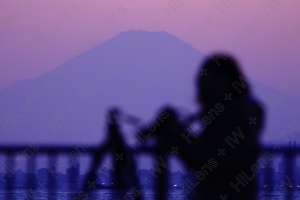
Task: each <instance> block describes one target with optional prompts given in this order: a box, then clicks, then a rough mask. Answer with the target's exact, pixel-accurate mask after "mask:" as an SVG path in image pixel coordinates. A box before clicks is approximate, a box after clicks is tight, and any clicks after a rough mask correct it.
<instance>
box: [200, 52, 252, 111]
mask: <svg viewBox="0 0 300 200" xmlns="http://www.w3.org/2000/svg"><path fill="white" fill-rule="evenodd" d="M243 77H244V76H243V74H242V72H241V71H240V69H239V66H238V64H237V62H236V61H235V59H234V58H232V57H231V56H228V55H224V54H215V55H212V56H211V57H208V58H207V59H206V60H205V61H204V63H203V65H202V67H201V69H200V72H199V74H198V77H197V82H196V84H197V85H196V87H197V101H198V103H200V104H202V105H203V106H204V107H205V108H209V107H211V106H213V105H215V104H216V103H218V102H223V101H224V99H225V94H226V93H227V94H231V97H232V98H235V97H238V96H243V95H245V94H248V93H249V86H248V84H247V83H246V82H244V83H243V84H244V88H243V91H242V92H241V93H239V92H238V91H237V90H236V89H235V88H234V87H233V85H232V84H234V83H235V82H238V83H241V81H240V80H241V78H242V79H243Z"/></svg>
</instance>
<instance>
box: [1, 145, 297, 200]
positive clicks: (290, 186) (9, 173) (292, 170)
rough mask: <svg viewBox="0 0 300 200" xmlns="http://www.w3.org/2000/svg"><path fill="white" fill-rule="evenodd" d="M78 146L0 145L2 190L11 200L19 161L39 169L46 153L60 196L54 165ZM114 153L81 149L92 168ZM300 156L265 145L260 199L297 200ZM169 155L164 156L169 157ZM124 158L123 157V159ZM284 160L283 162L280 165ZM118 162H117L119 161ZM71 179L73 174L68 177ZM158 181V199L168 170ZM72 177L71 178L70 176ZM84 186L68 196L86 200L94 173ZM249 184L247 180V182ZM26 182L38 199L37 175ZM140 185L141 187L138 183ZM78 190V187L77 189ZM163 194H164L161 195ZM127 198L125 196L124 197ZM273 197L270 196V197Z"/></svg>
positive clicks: (50, 185) (51, 183)
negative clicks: (274, 169)
mask: <svg viewBox="0 0 300 200" xmlns="http://www.w3.org/2000/svg"><path fill="white" fill-rule="evenodd" d="M76 148H77V149H78V146H31V147H28V146H4V145H2V146H1V147H0V155H1V156H2V157H3V158H4V159H5V162H4V163H3V162H2V163H1V169H2V172H1V177H0V182H1V185H2V188H1V193H2V194H3V193H4V195H5V199H12V198H11V195H12V194H11V193H12V192H13V191H14V190H15V187H13V186H15V185H16V184H15V181H16V179H15V174H16V169H17V168H18V166H20V164H22V165H24V166H27V171H29V172H34V171H36V170H37V158H38V157H39V156H42V155H45V156H46V157H47V159H48V170H49V177H47V180H48V181H47V184H46V185H44V187H45V189H46V190H47V191H48V192H50V193H51V195H50V196H48V199H58V196H57V195H58V194H59V193H57V192H56V191H57V189H58V188H59V187H60V186H59V185H58V178H57V177H55V169H53V164H54V163H56V161H57V159H58V158H59V157H60V156H62V155H68V154H70V152H74V149H76ZM127 150H128V152H131V153H133V154H139V153H142V152H148V153H149V154H151V155H153V154H155V152H153V151H150V150H149V149H148V150H147V149H135V150H133V149H127ZM109 152H110V153H112V152H111V151H106V149H105V147H99V148H96V147H93V148H87V149H85V151H82V155H88V156H90V157H91V158H94V161H93V163H92V164H91V168H90V170H95V169H97V168H98V167H99V166H98V165H99V164H100V163H101V159H102V158H103V157H104V156H105V155H106V154H105V153H109ZM299 155H300V147H293V148H291V147H288V146H285V147H283V146H281V147H280V146H272V147H271V146H270V147H264V148H263V150H262V153H261V158H260V159H259V160H258V162H257V163H255V164H256V166H254V165H255V164H254V165H253V169H254V171H255V172H253V173H254V175H257V176H259V179H260V181H259V183H258V186H259V190H260V196H261V197H260V199H268V198H269V197H271V196H278V195H279V196H281V197H282V198H285V199H294V196H295V193H296V192H297V191H300V177H299V176H298V168H297V166H296V161H297V157H298V156H299ZM279 156H283V157H282V159H283V160H281V161H278V158H279ZM166 157H167V155H165V156H164V158H166ZM120 159H121V158H120ZM278 162H279V169H276V171H278V170H280V171H281V173H274V171H273V169H272V168H274V167H275V166H276V165H275V164H278ZM280 163H281V164H280ZM116 165H118V164H116ZM114 167H115V169H119V170H120V166H119V167H118V166H114ZM50 175H51V176H50ZM69 178H70V177H69ZM158 179H159V180H157V182H156V183H157V184H159V185H158V187H157V191H156V193H157V194H158V195H157V199H162V198H165V197H164V195H163V194H164V193H166V191H165V190H166V187H165V183H166V181H167V180H168V177H167V173H164V172H162V173H161V174H160V176H158ZM69 180H70V179H69ZM76 181H78V177H72V180H70V181H67V183H68V184H69V186H68V188H72V187H71V185H70V184H72V183H73V182H76ZM85 184H86V185H85V186H84V185H82V186H81V188H80V187H77V188H76V189H77V190H75V191H74V194H73V195H72V197H69V199H84V198H85V197H88V196H89V194H90V192H92V191H93V190H95V178H93V174H92V175H91V174H90V175H87V177H85ZM245 184H246V183H245ZM24 185H25V186H26V193H27V194H26V195H27V196H26V198H23V199H38V198H35V197H34V195H33V191H34V189H35V188H36V187H37V186H38V183H37V179H36V178H35V177H31V176H26V177H25V178H24ZM136 187H139V186H136ZM74 189H75V188H74ZM138 191H139V188H136V192H137V193H136V195H135V194H134V191H131V195H132V196H131V197H130V198H127V199H140V198H141V196H142V195H140V193H139V192H138ZM159 195H161V196H159ZM124 199H126V196H124ZM269 199H270V198H269Z"/></svg>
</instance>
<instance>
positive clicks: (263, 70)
mask: <svg viewBox="0 0 300 200" xmlns="http://www.w3.org/2000/svg"><path fill="white" fill-rule="evenodd" d="M72 2H74V3H67V2H65V1H64V2H62V1H58V0H44V1H35V0H25V1H16V0H2V1H1V3H0V24H1V29H0V44H1V48H0V51H1V52H0V90H2V89H4V88H6V87H8V86H10V85H12V84H13V83H15V82H17V81H19V80H21V79H27V78H33V77H36V76H38V75H40V74H43V73H44V72H46V71H49V70H51V69H53V68H55V67H57V66H59V65H60V64H62V63H63V62H65V61H67V60H69V59H71V58H72V57H74V56H75V55H78V54H80V53H81V52H83V51H85V50H87V49H90V48H91V47H93V46H96V45H98V44H100V43H102V42H103V41H105V40H107V39H109V38H111V37H113V36H115V35H116V34H118V33H119V32H122V31H126V30H131V29H135V30H148V31H160V30H163V31H166V32H169V33H171V34H173V35H176V36H177V37H179V38H180V39H182V40H184V41H186V42H187V43H189V44H190V45H191V46H193V47H195V48H196V49H198V50H199V51H201V52H203V53H205V54H208V53H212V52H214V51H216V50H226V51H227V52H231V53H233V54H234V55H236V56H237V57H238V58H239V59H240V62H241V64H242V66H243V68H244V71H245V72H246V74H247V75H248V76H249V77H251V78H253V79H256V80H259V81H261V82H263V83H265V84H267V85H269V86H272V87H275V88H278V89H280V90H281V91H284V90H287V91H288V92H289V93H290V94H292V95H294V96H297V97H300V90H298V88H297V85H299V81H295V80H299V71H300V68H299V64H298V59H299V58H298V52H299V46H300V34H299V33H300V26H299V24H300V13H299V6H300V2H299V1H296V0H290V1H283V0H277V1H271V0H270V1H269V0H260V1H258V0H257V1H252V0H251V1H250V0H247V1H242V2H240V1H235V0H202V1H199V0H152V1H147V2H145V1H143V2H140V1H137V0H124V1H116V0H101V1H96V0H82V1H72ZM291 80H293V81H291Z"/></svg>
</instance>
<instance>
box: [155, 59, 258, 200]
mask: <svg viewBox="0 0 300 200" xmlns="http://www.w3.org/2000/svg"><path fill="white" fill-rule="evenodd" d="M196 87H197V98H196V99H197V102H198V104H199V106H200V107H201V112H198V113H197V114H196V117H194V118H195V119H196V120H197V121H198V122H200V123H201V124H202V126H201V130H199V131H198V132H199V133H197V134H195V133H194V132H191V131H190V129H188V128H187V125H186V124H185V123H183V122H182V121H180V120H179V117H178V114H177V113H176V111H175V109H174V108H172V107H167V108H164V109H162V110H163V111H162V112H164V113H168V116H167V119H166V120H165V121H164V122H163V124H161V125H160V126H159V127H158V128H157V129H156V130H155V132H153V133H152V137H156V138H157V140H158V141H163V146H164V147H165V149H170V148H171V147H177V149H178V156H179V157H180V158H181V159H182V160H183V162H184V163H185V164H186V165H187V166H188V167H190V168H191V169H193V170H195V171H196V172H195V177H196V178H197V182H196V183H194V185H197V186H198V185H199V187H197V188H200V190H201V192H200V194H201V199H205V200H207V199H209V200H215V199H216V200H220V199H227V200H231V199H243V200H254V199H256V176H255V175H256V174H257V171H258V170H259V169H257V165H255V164H256V162H257V159H258V156H259V153H260V148H259V136H260V132H261V129H262V127H263V121H264V113H263V110H262V109H261V108H260V106H259V105H260V104H259V103H258V101H257V100H255V98H254V97H253V96H252V94H251V90H250V86H249V84H248V83H247V81H246V79H245V77H244V75H243V73H242V72H241V71H240V69H239V66H238V64H237V62H236V61H235V59H234V58H232V57H231V56H228V55H224V54H215V55H213V56H211V57H209V58H207V59H206V60H205V61H204V63H203V66H202V67H201V69H200V71H199V73H198V76H197V79H196ZM162 112H161V113H162ZM160 115H161V114H160ZM165 116H166V114H165ZM161 153H162V152H161ZM253 166H256V169H253Z"/></svg>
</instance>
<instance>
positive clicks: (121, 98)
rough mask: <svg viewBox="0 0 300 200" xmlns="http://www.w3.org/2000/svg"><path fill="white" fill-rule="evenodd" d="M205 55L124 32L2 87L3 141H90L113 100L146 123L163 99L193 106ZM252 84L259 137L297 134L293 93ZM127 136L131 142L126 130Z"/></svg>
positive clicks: (163, 36)
mask: <svg viewBox="0 0 300 200" xmlns="http://www.w3.org/2000/svg"><path fill="white" fill-rule="evenodd" d="M204 58H205V56H204V55H203V54H202V53H201V52H199V51H198V50H196V49H194V48H192V47H191V46H189V45H188V44H187V43H185V42H183V41H181V40H180V39H178V38H177V37H175V36H173V35H170V34H168V33H166V32H146V31H127V32H122V33H120V34H118V35H116V36H115V37H113V38H112V39H110V40H107V41H106V42H104V43H102V44H100V45H98V46H96V47H94V48H92V49H90V50H88V51H86V52H84V53H82V54H80V55H78V56H76V57H74V58H73V59H71V60H69V61H67V62H65V63H64V64H62V65H61V66H59V67H57V68H55V69H54V70H51V71H49V72H47V73H45V74H43V75H41V76H38V77H36V78H34V79H30V80H22V81H19V82H18V83H16V84H14V85H13V86H11V87H9V88H7V89H5V90H2V91H1V92H0V105H1V106H0V134H1V139H2V140H1V142H2V143H14V144H16V143H32V142H37V143H40V144H41V143H47V144H49V143H56V144H57V143H61V144H66V143H69V144H74V143H81V142H83V141H85V142H89V143H93V144H96V143H99V142H100V141H101V140H102V139H103V138H104V137H105V123H106V121H105V116H106V111H107V110H108V109H109V108H111V107H113V106H118V107H120V109H121V110H124V111H125V112H128V113H130V114H133V115H135V116H139V117H141V119H143V121H144V122H149V121H150V120H151V119H153V117H154V116H155V114H156V113H157V111H158V109H159V108H161V107H162V106H163V105H166V104H172V105H174V106H176V107H179V108H185V109H183V110H188V111H190V112H195V111H196V109H197V108H196V104H195V76H196V73H197V71H198V69H199V65H200V63H201V61H202V60H203V59H204ZM253 62H255V61H253ZM251 84H252V86H253V89H254V92H255V94H256V95H257V96H258V98H259V99H260V100H261V101H262V102H263V103H264V104H265V105H266V106H267V107H268V111H267V121H266V126H265V129H264V132H263V138H262V139H263V141H264V142H272V141H275V140H277V139H280V140H281V141H289V140H291V139H292V140H299V139H300V136H299V135H298V134H297V132H299V128H298V127H296V125H297V124H299V122H300V118H299V117H298V118H297V116H298V113H300V112H299V111H300V105H299V104H298V101H299V100H297V99H295V98H293V97H290V96H288V95H286V94H283V93H281V92H279V91H277V90H275V89H273V88H270V87H267V86H265V85H263V84H261V83H258V82H255V81H251ZM278 100H279V101H278ZM276 101H278V102H277V103H274V102H276ZM289 125H290V127H292V129H291V128H289ZM125 130H127V129H126V127H125ZM128 130H129V129H128ZM294 133H296V134H294ZM288 134H290V135H288ZM291 134H292V135H291ZM126 138H128V141H129V142H131V141H132V134H128V137H126Z"/></svg>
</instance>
